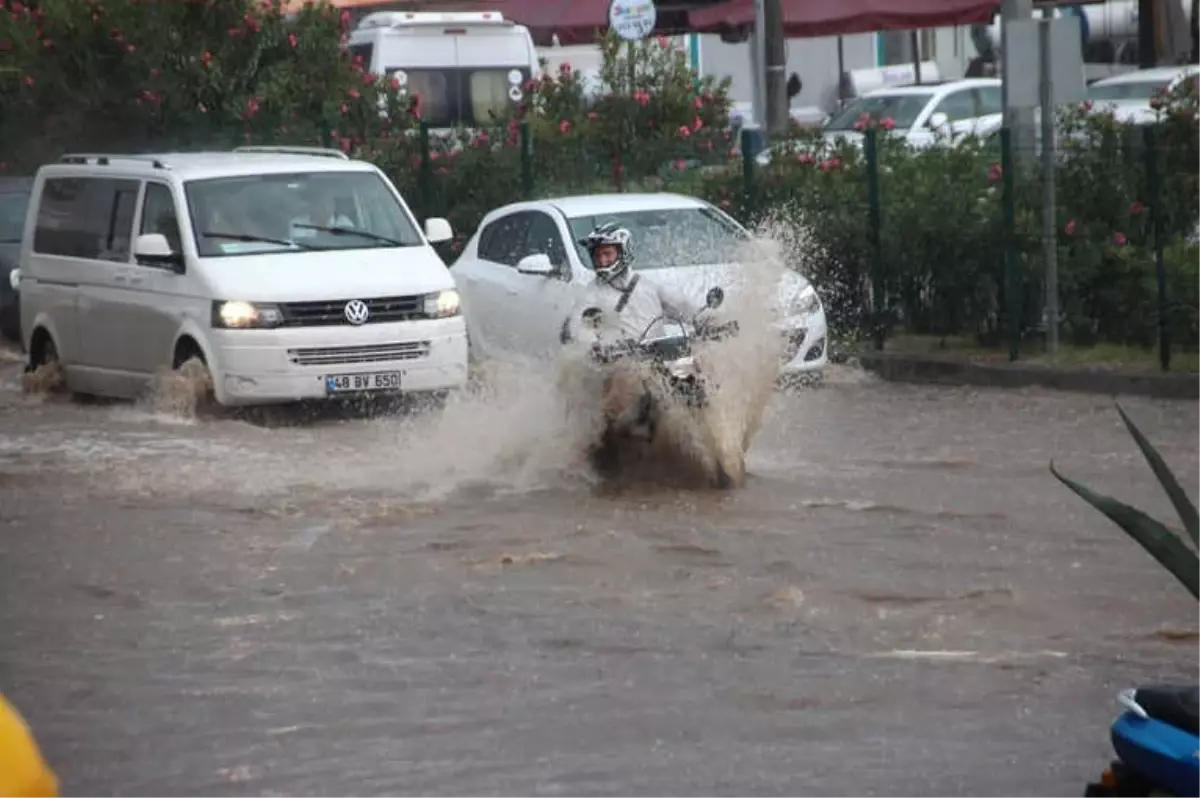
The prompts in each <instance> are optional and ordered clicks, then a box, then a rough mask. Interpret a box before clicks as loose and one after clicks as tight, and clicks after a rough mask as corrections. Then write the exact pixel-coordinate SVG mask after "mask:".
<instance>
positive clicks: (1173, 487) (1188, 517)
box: [1117, 404, 1200, 546]
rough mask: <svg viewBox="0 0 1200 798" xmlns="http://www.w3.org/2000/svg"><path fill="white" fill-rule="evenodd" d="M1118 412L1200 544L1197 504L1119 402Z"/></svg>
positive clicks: (1190, 531) (1195, 540) (1195, 543)
mask: <svg viewBox="0 0 1200 798" xmlns="http://www.w3.org/2000/svg"><path fill="white" fill-rule="evenodd" d="M1117 412H1118V413H1120V414H1121V420H1122V421H1124V422H1125V426H1127V427H1129V433H1130V434H1131V435H1133V439H1134V440H1135V441H1137V445H1138V448H1139V449H1141V450H1142V454H1143V455H1145V456H1146V462H1147V463H1149V464H1150V468H1152V469H1153V470H1154V476H1156V477H1158V481H1159V483H1160V484H1161V485H1162V486H1163V490H1165V491H1166V492H1167V496H1168V497H1169V498H1170V499H1171V504H1173V505H1175V512H1177V513H1179V518H1180V519H1181V520H1182V521H1183V528H1184V529H1185V530H1186V531H1187V533H1188V537H1190V538H1191V539H1192V544H1193V545H1195V546H1200V514H1197V512H1196V505H1194V504H1192V500H1191V499H1189V498H1188V496H1187V494H1186V493H1184V492H1183V488H1181V487H1180V486H1179V481H1178V480H1177V479H1175V475H1174V474H1172V473H1171V469H1170V468H1169V467H1168V466H1167V463H1166V461H1165V460H1163V459H1162V455H1160V454H1159V453H1158V450H1157V449H1155V448H1154V445H1153V444H1151V443H1150V441H1148V440H1147V439H1146V436H1145V435H1143V434H1142V431H1141V430H1139V429H1138V428H1137V426H1136V425H1135V424H1134V423H1133V420H1132V419H1131V418H1130V417H1129V416H1128V415H1126V413H1125V410H1124V409H1122V407H1121V406H1120V405H1119V404H1118V405H1117Z"/></svg>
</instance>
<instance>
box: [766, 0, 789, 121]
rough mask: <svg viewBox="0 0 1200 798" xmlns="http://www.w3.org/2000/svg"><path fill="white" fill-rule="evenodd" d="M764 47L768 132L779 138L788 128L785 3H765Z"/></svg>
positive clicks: (769, 0)
mask: <svg viewBox="0 0 1200 798" xmlns="http://www.w3.org/2000/svg"><path fill="white" fill-rule="evenodd" d="M762 4H763V13H762V25H763V36H762V38H760V39H759V41H761V42H763V44H764V48H763V49H764V51H765V52H764V53H763V64H764V66H765V69H764V72H765V73H766V74H765V75H764V76H763V86H764V91H763V94H764V95H765V96H766V105H767V109H766V110H767V113H766V119H765V120H764V121H765V122H766V123H767V132H768V133H770V134H774V135H778V134H782V133H786V132H787V129H788V121H789V115H788V96H787V76H786V73H787V51H786V48H785V39H784V36H783V5H782V2H781V0H762Z"/></svg>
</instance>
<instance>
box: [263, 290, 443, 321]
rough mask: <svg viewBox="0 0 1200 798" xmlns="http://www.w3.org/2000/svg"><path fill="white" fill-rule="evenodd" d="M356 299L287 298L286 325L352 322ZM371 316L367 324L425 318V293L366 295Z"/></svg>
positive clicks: (283, 305) (284, 317)
mask: <svg viewBox="0 0 1200 798" xmlns="http://www.w3.org/2000/svg"><path fill="white" fill-rule="evenodd" d="M353 301H354V300H353V299H331V300H322V301H320V302H287V303H284V304H282V305H280V306H279V307H280V309H281V310H282V312H283V326H284V327H329V326H333V325H338V324H350V322H349V320H347V319H346V303H347V302H353ZM362 301H363V302H364V303H366V306H367V310H368V311H369V313H368V315H367V320H366V321H365V322H364V324H383V323H385V322H389V321H416V320H418V319H424V318H426V316H425V297H424V296H422V295H420V294H416V295H414V296H392V297H379V298H376V299H364V300H362Z"/></svg>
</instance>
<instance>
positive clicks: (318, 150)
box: [233, 144, 350, 161]
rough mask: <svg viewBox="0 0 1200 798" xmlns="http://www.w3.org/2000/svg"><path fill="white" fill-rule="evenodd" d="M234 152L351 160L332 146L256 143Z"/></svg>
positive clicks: (235, 148)
mask: <svg viewBox="0 0 1200 798" xmlns="http://www.w3.org/2000/svg"><path fill="white" fill-rule="evenodd" d="M233 151H234V152H265V153H275V154H277V155H315V156H317V157H318V158H340V159H341V160H343V161H348V160H350V156H349V155H347V154H346V153H344V152H342V151H341V150H335V149H332V148H330V147H304V146H299V145H297V146H291V145H274V144H255V145H253V146H245V147H234V148H233Z"/></svg>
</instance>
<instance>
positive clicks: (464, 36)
mask: <svg viewBox="0 0 1200 798" xmlns="http://www.w3.org/2000/svg"><path fill="white" fill-rule="evenodd" d="M349 46H350V52H351V54H352V55H354V56H356V57H358V58H361V59H362V66H363V68H364V69H367V70H369V71H370V72H373V73H375V74H377V75H389V76H390V77H392V78H394V79H395V80H396V82H397V83H398V84H399V87H400V91H401V92H402V93H404V94H407V95H409V96H412V95H420V97H421V118H422V119H424V120H425V121H426V122H428V123H429V125H430V127H432V128H434V129H443V128H453V127H457V126H460V125H461V126H465V127H473V126H477V125H486V124H488V122H489V119H490V114H493V113H494V114H497V115H499V114H500V113H501V112H502V111H504V110H505V109H506V108H507V107H508V106H509V105H512V104H515V103H518V102H520V101H521V100H522V98H523V97H524V91H525V83H526V82H527V81H528V80H529V79H530V78H532V77H534V76H535V75H536V74H537V72H538V55H537V50H536V49H535V48H534V46H533V37H532V36H531V35H530V34H529V29H528V28H526V27H525V26H524V25H517V24H516V23H514V22H512V21H511V20H506V19H504V16H503V15H502V14H501V13H500V12H499V11H472V12H432V11H428V12H421V11H376V12H374V13H371V14H367V15H366V16H365V17H363V18H362V21H361V22H359V24H358V27H357V28H355V29H354V31H353V32H352V33H351V34H350V42H349Z"/></svg>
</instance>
